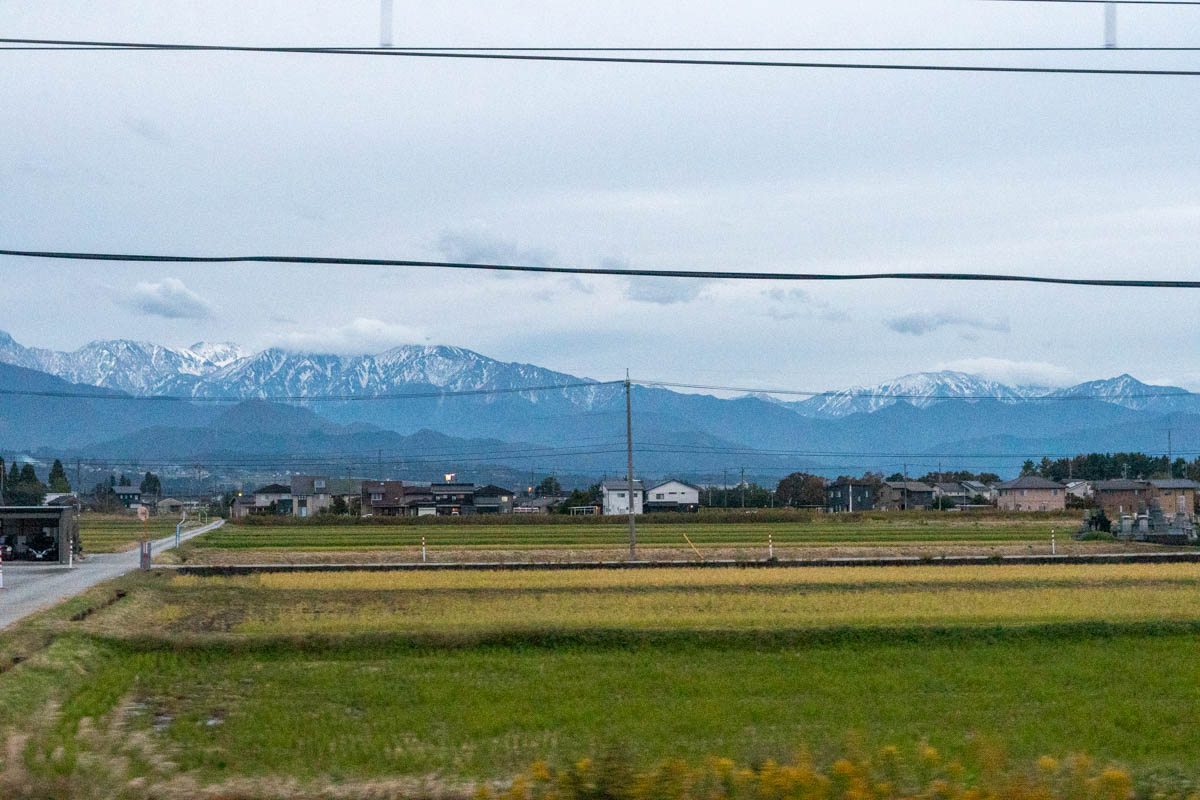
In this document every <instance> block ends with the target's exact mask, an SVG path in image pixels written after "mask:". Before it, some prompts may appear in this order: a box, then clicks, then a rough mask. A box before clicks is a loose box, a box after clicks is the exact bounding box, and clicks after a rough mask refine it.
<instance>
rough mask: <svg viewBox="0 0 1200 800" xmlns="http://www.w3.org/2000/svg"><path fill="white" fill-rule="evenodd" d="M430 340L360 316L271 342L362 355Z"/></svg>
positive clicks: (286, 347)
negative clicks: (343, 322)
mask: <svg viewBox="0 0 1200 800" xmlns="http://www.w3.org/2000/svg"><path fill="white" fill-rule="evenodd" d="M427 341H429V337H428V336H427V335H426V334H425V333H424V332H423V331H420V330H418V329H416V328H412V327H409V326H408V325H398V324H395V323H391V322H384V321H382V320H378V319H367V318H365V317H358V318H356V319H354V320H353V321H351V322H348V323H346V324H345V325H325V326H320V327H313V328H303V329H295V330H291V331H288V332H286V333H282V334H279V335H277V336H275V337H273V338H272V339H271V340H270V342H269V343H270V344H271V345H273V346H275V347H282V348H283V349H284V350H297V351H302V352H319V353H338V354H343V355H361V354H364V353H381V352H383V351H384V350H388V349H390V348H392V347H396V346H397V345H402V344H415V343H420V342H427Z"/></svg>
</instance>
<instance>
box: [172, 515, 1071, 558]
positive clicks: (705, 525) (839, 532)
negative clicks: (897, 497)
mask: <svg viewBox="0 0 1200 800" xmlns="http://www.w3.org/2000/svg"><path fill="white" fill-rule="evenodd" d="M1077 524H1078V521H1077V520H1075V519H1074V518H1073V517H1045V516H1037V517H1031V518H1029V519H1020V518H1012V517H982V516H980V517H972V516H965V515H958V514H937V515H933V514H931V515H920V516H918V515H912V516H911V517H909V516H907V515H897V518H896V519H887V518H883V519H863V520H860V521H857V522H856V523H854V524H848V523H846V522H840V521H821V520H819V519H818V520H816V521H797V522H792V521H780V522H742V523H729V522H706V521H703V519H702V518H701V519H697V520H696V521H695V522H684V523H674V524H662V523H656V522H648V523H642V524H639V525H638V543H639V544H641V545H644V546H646V547H658V546H670V547H679V546H684V547H686V546H687V545H686V542H685V540H684V535H686V536H687V538H688V539H690V540H691V541H692V542H693V543H694V544H695V545H696V546H697V547H709V548H713V547H739V546H743V547H744V546H762V547H765V546H766V544H767V541H768V537H770V538H771V539H772V540H773V541H774V543H775V544H779V545H813V546H821V545H829V544H847V543H849V544H882V545H889V544H897V543H941V542H966V543H977V544H989V543H998V542H1027V541H1043V540H1045V541H1049V539H1050V533H1051V531H1052V530H1055V529H1056V530H1057V531H1058V532H1059V533H1060V535H1062V536H1063V538H1065V532H1066V531H1067V530H1069V529H1071V530H1073V529H1074V527H1075V526H1076V525H1077ZM422 537H424V539H425V541H426V544H427V546H429V547H437V548H447V549H460V550H462V549H497V548H502V549H506V550H521V549H533V548H537V549H556V548H558V549H569V548H576V549H578V548H587V549H621V548H627V547H628V546H629V528H628V526H627V525H626V523H624V522H623V521H615V522H611V523H609V522H589V523H588V524H579V523H565V522H564V523H561V524H554V523H543V524H521V525H517V524H499V523H498V524H494V525H489V524H486V523H474V524H462V525H446V524H437V525H434V524H430V525H414V524H399V525H383V524H371V525H366V524H364V525H347V524H327V525H322V524H319V523H315V524H314V523H304V524H297V525H279V524H275V525H238V524H228V525H226V526H224V527H223V528H221V529H218V530H216V531H213V532H212V533H208V534H205V535H204V536H203V537H200V538H199V539H197V540H195V542H194V546H195V547H197V548H214V549H229V550H234V549H275V550H309V551H320V550H347V549H371V550H387V549H397V548H403V549H411V548H413V547H419V546H420V544H421V539H422Z"/></svg>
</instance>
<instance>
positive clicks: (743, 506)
mask: <svg viewBox="0 0 1200 800" xmlns="http://www.w3.org/2000/svg"><path fill="white" fill-rule="evenodd" d="M741 487H742V508H745V507H746V468H745V467H742V483H741Z"/></svg>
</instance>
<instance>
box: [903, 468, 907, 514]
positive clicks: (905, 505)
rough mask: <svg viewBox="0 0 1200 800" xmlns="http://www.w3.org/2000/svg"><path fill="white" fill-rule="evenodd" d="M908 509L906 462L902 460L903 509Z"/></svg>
mask: <svg viewBox="0 0 1200 800" xmlns="http://www.w3.org/2000/svg"><path fill="white" fill-rule="evenodd" d="M903 510H905V511H908V462H907V461H906V462H904V509H903Z"/></svg>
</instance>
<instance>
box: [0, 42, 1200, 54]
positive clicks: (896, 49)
mask: <svg viewBox="0 0 1200 800" xmlns="http://www.w3.org/2000/svg"><path fill="white" fill-rule="evenodd" d="M4 41H13V40H8V39H0V42H4ZM146 49H158V48H149V47H147V46H144V45H135V44H128V45H13V46H9V47H5V46H0V50H51V51H53V50H65V51H80V50H84V51H86V50H96V51H98V52H110V51H116V50H124V51H130V50H146ZM393 50H400V51H441V52H447V53H457V52H474V53H1093V52H1094V53H1112V52H1121V51H1125V52H1132V53H1141V52H1146V53H1189V52H1196V51H1200V47H1195V46H1169V45H1164V46H1159V47H1153V46H1136V45H1135V46H1119V47H1105V46H1103V45H1077V46H1072V45H1045V46H1037V45H1029V46H1023V47H1004V46H995V47H991V46H972V45H960V46H953V45H948V46H940V47H939V46H908V47H906V46H879V47H872V46H867V47H586V46H584V47H498V46H486V47H457V46H456V47H444V46H409V45H404V46H396V47H314V48H308V49H306V50H305V52H314V53H325V52H328V53H340V52H354V53H362V54H366V53H368V52H377V53H379V54H381V55H382V54H386V53H388V52H389V51H393Z"/></svg>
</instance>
